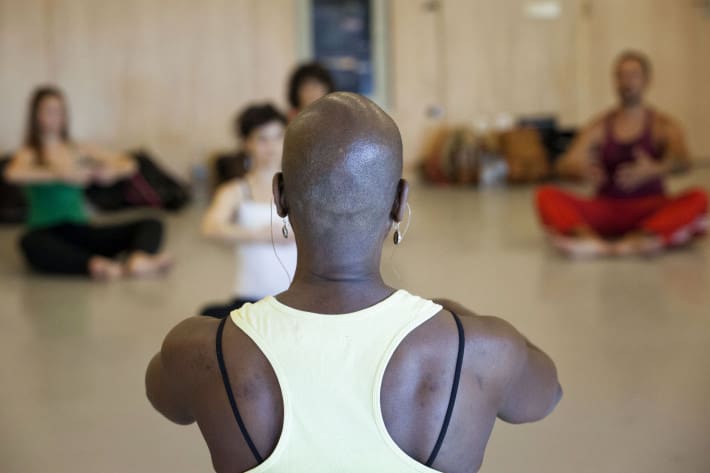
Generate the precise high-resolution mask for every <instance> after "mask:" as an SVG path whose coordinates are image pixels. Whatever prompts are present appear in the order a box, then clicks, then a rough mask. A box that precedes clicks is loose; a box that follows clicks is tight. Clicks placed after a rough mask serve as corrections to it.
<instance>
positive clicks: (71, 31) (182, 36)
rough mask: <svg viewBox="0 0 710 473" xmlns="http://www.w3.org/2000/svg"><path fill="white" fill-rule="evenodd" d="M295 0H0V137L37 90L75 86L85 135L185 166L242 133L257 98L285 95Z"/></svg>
mask: <svg viewBox="0 0 710 473" xmlns="http://www.w3.org/2000/svg"><path fill="white" fill-rule="evenodd" d="M294 8H295V7H294V5H293V2H292V1H291V0H200V1H194V0H169V1H168V0H0V104H2V106H1V107H0V108H1V109H2V113H0V148H2V149H8V148H13V147H15V146H16V145H17V144H18V142H19V140H20V139H21V135H22V130H23V128H24V122H25V113H26V110H25V108H26V105H27V100H28V96H29V94H30V93H31V90H32V89H33V88H34V86H35V85H36V84H40V83H45V82H51V83H56V84H58V85H60V86H61V87H62V88H63V89H64V90H65V91H66V93H67V95H68V97H69V100H70V104H71V111H72V128H73V130H74V134H75V135H76V136H77V137H78V138H81V139H85V140H87V139H88V140H92V141H97V142H103V143H106V144H112V145H114V146H119V147H136V146H147V147H149V148H150V149H152V150H154V151H155V152H156V153H157V154H158V155H160V156H161V157H163V158H164V159H165V160H166V161H167V163H168V164H169V165H170V166H171V167H172V168H173V169H174V170H175V171H177V172H180V173H183V174H184V173H186V172H187V169H188V167H189V165H190V163H191V162H193V161H195V160H199V159H203V158H204V156H205V155H206V154H208V153H209V152H210V151H211V150H214V149H215V148H220V147H222V146H229V145H231V144H233V139H232V136H231V121H232V118H233V117H234V114H235V112H236V110H238V109H239V108H240V107H242V106H244V105H245V104H246V103H248V102H250V101H259V100H274V101H276V102H278V103H281V104H283V103H284V102H285V90H284V81H285V78H286V76H287V75H288V72H289V70H290V68H291V67H292V65H293V63H294V61H295V54H296V52H295V46H294V44H295V38H296V32H295V26H296V25H295V22H294V21H293V18H294V14H295V13H294Z"/></svg>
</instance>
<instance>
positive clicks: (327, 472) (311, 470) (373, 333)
mask: <svg viewBox="0 0 710 473" xmlns="http://www.w3.org/2000/svg"><path fill="white" fill-rule="evenodd" d="M440 310H441V306H439V305H437V304H434V303H433V302H431V301H429V300H426V299H422V298H420V297H417V296H414V295H411V294H409V293H408V292H406V291H404V290H399V291H397V292H395V293H394V294H392V295H391V296H390V297H388V298H387V299H385V300H384V301H382V302H380V303H379V304H376V305H374V306H372V307H368V308H366V309H363V310H361V311H358V312H353V313H349V314H342V315H323V314H314V313H310V312H303V311H300V310H296V309H292V308H290V307H288V306H286V305H284V304H281V303H280V302H279V301H277V300H276V299H275V298H273V297H267V298H265V299H263V300H261V301H259V302H257V303H256V304H246V305H245V306H243V307H242V308H240V309H239V310H236V311H234V312H233V313H232V315H231V320H232V321H233V322H234V323H235V324H236V325H237V327H239V328H240V329H241V330H242V331H244V332H245V333H246V334H247V335H248V336H249V337H250V338H251V339H252V340H253V341H254V342H255V343H256V344H257V345H258V347H259V348H260V349H261V351H262V352H263V353H264V355H265V356H266V357H267V359H268V360H269V362H270V363H271V365H272V366H273V368H274V372H275V373H276V377H277V378H278V381H279V384H280V386H281V392H282V396H283V402H284V421H283V429H282V432H281V437H280V439H279V441H278V443H277V445H276V448H275V450H274V451H273V453H272V454H271V455H270V456H269V457H268V458H266V459H265V461H264V462H263V463H261V464H260V465H259V466H257V467H255V468H253V469H252V470H249V471H250V473H252V472H253V473H257V472H258V473H265V472H276V473H281V472H284V473H286V472H288V473H306V472H307V473H320V472H323V473H336V472H337V473H349V472H352V473H364V472H368V473H369V472H388V473H399V472H433V471H436V470H433V469H431V468H429V467H427V466H425V465H423V464H421V463H419V462H417V461H416V460H414V459H413V458H411V457H409V456H408V455H407V454H406V453H404V451H402V450H401V449H400V448H399V447H398V446H397V444H396V443H395V442H394V440H392V438H391V437H390V435H389V433H388V432H387V429H386V428H385V423H384V420H383V418H382V409H381V406H380V387H381V385H382V378H383V376H384V372H385V368H386V367H387V363H388V362H389V360H390V358H391V357H392V354H393V353H394V351H395V349H396V348H397V346H398V345H399V344H400V343H401V342H402V340H403V339H404V338H405V337H406V336H407V335H408V334H409V333H410V332H412V331H413V330H414V329H415V328H417V327H418V326H420V325H421V324H422V323H424V322H426V321H427V320H429V319H430V318H431V317H433V316H434V315H436V314H437V313H438V312H439V311H440Z"/></svg>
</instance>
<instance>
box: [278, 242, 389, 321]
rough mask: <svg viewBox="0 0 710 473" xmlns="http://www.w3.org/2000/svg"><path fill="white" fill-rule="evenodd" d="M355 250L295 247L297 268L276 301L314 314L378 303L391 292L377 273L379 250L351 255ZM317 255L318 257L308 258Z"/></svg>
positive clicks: (346, 310) (358, 308) (335, 311)
mask: <svg viewBox="0 0 710 473" xmlns="http://www.w3.org/2000/svg"><path fill="white" fill-rule="evenodd" d="M353 253H355V251H350V252H346V251H341V250H335V251H328V252H327V256H328V257H323V255H324V252H323V249H322V248H320V249H319V251H318V253H313V252H311V251H309V249H307V248H304V247H303V245H300V246H299V252H298V265H297V268H296V274H295V275H294V278H293V282H292V283H291V286H290V287H289V289H288V290H287V291H286V292H284V293H282V294H280V295H279V297H278V298H279V300H280V301H281V302H283V303H285V304H287V305H289V306H291V307H294V308H297V309H301V310H306V311H310V312H318V313H330V314H338V313H347V312H354V311H357V310H360V309H363V308H365V307H369V306H371V305H374V304H376V303H377V302H380V301H381V300H383V299H385V298H386V297H388V296H389V295H390V294H392V292H394V289H392V288H391V287H389V286H387V285H386V284H385V282H384V281H383V280H382V275H381V274H380V257H381V248H380V249H379V250H378V251H373V252H369V253H365V256H362V257H358V256H353ZM316 254H319V255H320V257H311V255H316Z"/></svg>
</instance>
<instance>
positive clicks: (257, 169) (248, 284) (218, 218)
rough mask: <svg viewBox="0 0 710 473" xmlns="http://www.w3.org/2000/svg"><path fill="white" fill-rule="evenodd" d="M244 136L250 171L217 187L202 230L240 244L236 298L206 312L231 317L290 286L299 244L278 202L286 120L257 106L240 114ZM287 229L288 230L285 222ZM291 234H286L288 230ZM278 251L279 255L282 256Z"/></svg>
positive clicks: (269, 108) (269, 107) (267, 106)
mask: <svg viewBox="0 0 710 473" xmlns="http://www.w3.org/2000/svg"><path fill="white" fill-rule="evenodd" d="M237 123H238V128H239V130H238V131H239V134H240V135H241V138H242V141H243V144H244V149H245V151H246V153H247V155H248V156H249V163H250V165H249V173H248V174H247V175H246V176H245V177H244V178H239V179H234V180H232V181H229V182H227V183H225V184H223V185H222V186H220V187H219V189H218V190H217V194H216V195H215V198H214V200H213V202H212V204H211V205H210V208H209V210H208V211H207V214H206V215H205V218H204V220H203V222H202V233H203V234H204V235H205V236H206V237H208V238H212V239H216V240H219V241H222V242H227V243H231V244H235V254H236V277H235V281H234V295H233V300H232V301H230V302H228V303H226V304H217V305H211V306H208V307H205V308H203V309H202V310H201V311H200V313H201V314H202V315H208V316H212V317H220V318H221V317H226V316H227V315H229V313H230V312H231V311H232V310H234V309H237V308H239V307H241V306H242V305H243V304H244V303H245V302H255V301H257V300H260V299H262V298H264V297H266V296H271V295H276V294H278V293H280V292H282V291H284V290H286V289H287V288H288V286H289V282H290V281H289V276H288V275H287V274H286V272H288V273H289V274H290V275H293V272H294V270H295V268H296V245H295V241H294V240H293V236H292V235H293V232H291V231H290V227H289V226H288V223H287V222H284V223H282V222H281V220H280V219H279V218H278V215H276V209H275V208H274V205H273V203H272V197H271V195H272V192H271V186H272V179H273V176H274V174H275V173H276V172H278V171H279V170H280V169H279V165H280V163H281V153H282V150H283V138H284V130H285V124H286V118H285V117H284V116H283V115H282V114H281V113H280V112H279V111H278V110H276V109H275V108H274V107H273V106H272V105H270V104H264V105H258V106H251V107H249V108H247V109H246V110H245V111H244V112H242V113H241V114H240V116H239V118H238V121H237ZM284 224H285V225H286V226H287V232H283V228H282V227H283V225H284ZM287 233H288V234H290V238H285V237H284V234H287ZM277 255H278V256H277Z"/></svg>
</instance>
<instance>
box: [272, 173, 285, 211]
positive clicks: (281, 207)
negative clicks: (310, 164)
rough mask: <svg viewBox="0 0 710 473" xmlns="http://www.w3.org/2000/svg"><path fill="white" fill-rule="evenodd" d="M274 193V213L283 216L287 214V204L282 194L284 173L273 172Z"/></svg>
mask: <svg viewBox="0 0 710 473" xmlns="http://www.w3.org/2000/svg"><path fill="white" fill-rule="evenodd" d="M272 188H273V193H274V204H275V205H276V213H278V214H279V217H281V218H285V217H286V216H287V215H288V205H287V204H286V196H285V195H284V175H283V173H281V172H277V173H276V174H274V180H273V181H272Z"/></svg>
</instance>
